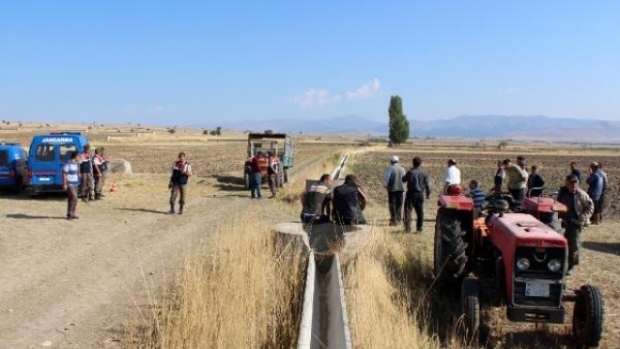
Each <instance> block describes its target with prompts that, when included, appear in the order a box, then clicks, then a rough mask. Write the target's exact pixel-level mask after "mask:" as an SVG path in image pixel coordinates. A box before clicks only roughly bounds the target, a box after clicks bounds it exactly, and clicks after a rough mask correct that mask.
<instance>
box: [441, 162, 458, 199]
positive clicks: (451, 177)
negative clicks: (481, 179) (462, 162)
mask: <svg viewBox="0 0 620 349" xmlns="http://www.w3.org/2000/svg"><path fill="white" fill-rule="evenodd" d="M460 185H461V170H459V168H458V167H456V160H454V159H450V160H448V169H446V175H445V176H444V186H443V192H444V193H448V191H449V190H448V188H450V187H451V186H460Z"/></svg>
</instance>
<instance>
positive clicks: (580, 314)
mask: <svg viewBox="0 0 620 349" xmlns="http://www.w3.org/2000/svg"><path fill="white" fill-rule="evenodd" d="M603 313H604V310H603V297H602V296H601V292H600V291H599V289H598V288H596V287H594V286H590V285H585V286H581V288H580V289H579V290H578V291H577V300H576V301H575V307H574V310H573V336H574V337H575V340H576V341H577V343H579V344H581V345H583V346H586V347H597V346H598V344H599V342H600V341H601V334H602V333H603Z"/></svg>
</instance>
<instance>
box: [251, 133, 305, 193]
mask: <svg viewBox="0 0 620 349" xmlns="http://www.w3.org/2000/svg"><path fill="white" fill-rule="evenodd" d="M259 151H262V152H263V153H264V154H265V155H266V154H267V152H268V151H271V152H273V153H274V154H276V156H277V157H278V159H279V161H280V168H279V171H278V181H277V183H278V187H283V186H284V184H285V183H288V170H289V168H291V167H293V138H292V137H290V136H288V135H286V134H284V133H273V132H270V131H269V130H268V131H266V132H265V133H250V134H248V159H247V160H246V162H245V166H244V167H245V170H244V175H243V177H244V180H245V188H246V189H249V188H250V163H251V160H252V158H253V157H254V156H256V154H257V153H258V152H259ZM267 166H268V163H267V159H266V158H265V159H264V161H263V163H261V167H260V168H261V173H262V174H263V183H264V182H266V181H267Z"/></svg>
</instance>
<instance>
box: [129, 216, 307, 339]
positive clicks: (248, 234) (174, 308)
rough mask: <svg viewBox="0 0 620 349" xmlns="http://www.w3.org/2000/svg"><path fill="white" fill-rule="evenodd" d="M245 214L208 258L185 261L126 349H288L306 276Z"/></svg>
mask: <svg viewBox="0 0 620 349" xmlns="http://www.w3.org/2000/svg"><path fill="white" fill-rule="evenodd" d="M256 221H258V217H253V216H248V217H245V218H243V219H241V220H239V219H237V220H235V221H234V222H233V223H231V224H229V225H227V226H225V227H222V228H220V229H219V232H218V234H217V236H216V237H215V238H214V241H213V242H212V246H211V247H210V248H209V250H210V251H213V252H212V253H209V254H204V253H200V252H198V253H196V254H193V255H190V256H189V257H188V258H187V260H186V262H185V266H184V268H183V269H182V272H180V273H179V275H178V276H177V277H176V280H175V282H174V283H173V287H172V289H171V290H170V291H169V292H167V294H164V295H162V296H160V297H153V300H152V313H151V314H150V315H148V316H147V317H146V318H147V319H148V321H147V323H146V324H143V325H145V326H144V327H143V328H142V327H141V326H137V325H134V326H130V330H129V331H128V337H129V340H128V343H129V345H128V346H127V348H130V349H137V348H175V349H176V348H192V349H198V348H290V347H291V346H293V344H294V343H295V342H296V338H297V331H298V321H299V316H300V311H299V309H300V306H301V299H300V295H301V294H302V289H301V287H302V286H303V285H302V282H301V280H303V274H304V272H305V259H304V258H303V257H302V255H301V253H300V251H301V250H300V249H297V248H295V247H294V246H292V245H288V246H282V245H281V244H280V242H279V241H278V240H277V237H276V235H275V234H274V233H272V232H271V231H270V230H269V229H268V228H267V227H256V223H255V222H256Z"/></svg>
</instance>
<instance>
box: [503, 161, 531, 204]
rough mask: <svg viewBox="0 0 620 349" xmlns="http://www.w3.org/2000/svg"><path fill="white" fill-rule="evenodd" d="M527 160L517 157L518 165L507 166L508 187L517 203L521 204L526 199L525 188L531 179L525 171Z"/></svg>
mask: <svg viewBox="0 0 620 349" xmlns="http://www.w3.org/2000/svg"><path fill="white" fill-rule="evenodd" d="M525 164H526V161H525V158H524V157H523V156H517V164H516V165H515V164H512V163H508V164H507V165H506V178H507V180H506V182H507V183H506V186H507V187H508V191H509V192H510V195H511V196H512V198H513V199H514V200H515V202H519V203H520V202H521V201H522V200H523V198H524V197H525V188H526V185H527V179H528V177H529V175H528V173H527V171H526V170H525Z"/></svg>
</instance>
